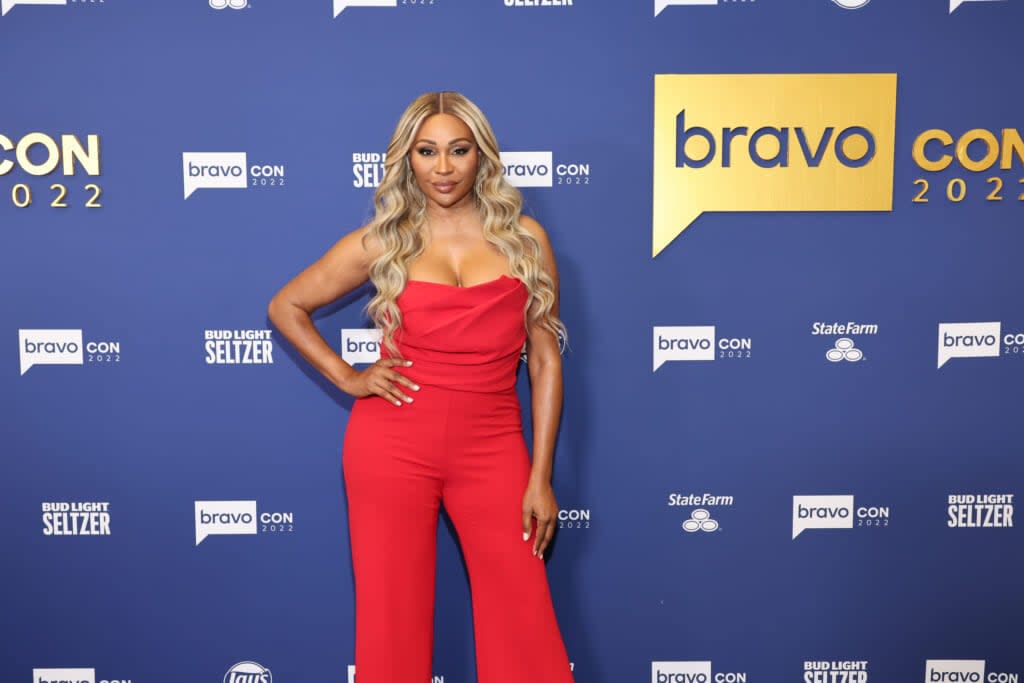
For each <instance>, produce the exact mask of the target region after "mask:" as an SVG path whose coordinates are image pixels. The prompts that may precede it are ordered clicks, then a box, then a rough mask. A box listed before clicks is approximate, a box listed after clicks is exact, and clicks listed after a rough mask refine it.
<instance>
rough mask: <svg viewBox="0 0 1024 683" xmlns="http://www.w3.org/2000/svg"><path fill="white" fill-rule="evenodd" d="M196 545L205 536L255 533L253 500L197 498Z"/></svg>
mask: <svg viewBox="0 0 1024 683" xmlns="http://www.w3.org/2000/svg"><path fill="white" fill-rule="evenodd" d="M195 503H196V545H199V544H200V543H202V542H203V539H205V538H206V537H207V536H216V535H233V534H244V535H249V534H255V533H256V501H255V500H197V501H195Z"/></svg>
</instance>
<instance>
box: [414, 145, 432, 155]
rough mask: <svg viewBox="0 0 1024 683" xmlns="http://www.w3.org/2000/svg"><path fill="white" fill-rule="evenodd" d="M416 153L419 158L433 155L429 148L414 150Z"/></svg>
mask: <svg viewBox="0 0 1024 683" xmlns="http://www.w3.org/2000/svg"><path fill="white" fill-rule="evenodd" d="M416 152H417V153H418V154H420V155H421V156H430V155H431V154H433V153H434V150H432V149H430V148H429V147H420V148H419V149H417V150H416Z"/></svg>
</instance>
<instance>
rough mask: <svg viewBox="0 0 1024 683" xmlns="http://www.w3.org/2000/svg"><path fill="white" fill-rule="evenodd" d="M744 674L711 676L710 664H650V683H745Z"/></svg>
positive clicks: (724, 673) (721, 672) (732, 673)
mask: <svg viewBox="0 0 1024 683" xmlns="http://www.w3.org/2000/svg"><path fill="white" fill-rule="evenodd" d="M746 682H747V674H746V673H745V672H738V671H729V672H724V671H720V672H717V673H715V674H714V675H712V674H711V662H651V683H746Z"/></svg>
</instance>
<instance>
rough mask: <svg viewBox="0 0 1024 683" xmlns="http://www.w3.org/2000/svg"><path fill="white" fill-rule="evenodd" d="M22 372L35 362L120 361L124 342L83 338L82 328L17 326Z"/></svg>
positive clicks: (47, 363) (99, 362)
mask: <svg viewBox="0 0 1024 683" xmlns="http://www.w3.org/2000/svg"><path fill="white" fill-rule="evenodd" d="M18 359H19V361H20V364H21V374H22V375H24V374H25V373H26V372H28V371H29V370H30V369H31V368H32V366H33V365H85V364H86V363H89V364H106V365H109V364H111V363H120V362H121V342H119V341H91V340H90V341H86V342H83V341H82V330H18Z"/></svg>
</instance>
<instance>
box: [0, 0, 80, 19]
mask: <svg viewBox="0 0 1024 683" xmlns="http://www.w3.org/2000/svg"><path fill="white" fill-rule="evenodd" d="M66 4H68V0H0V17H2V16H3V15H5V14H7V13H8V12H10V11H11V8H12V7H14V6H15V5H66Z"/></svg>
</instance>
